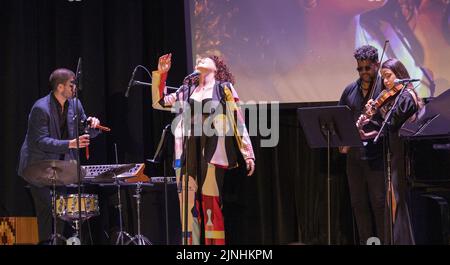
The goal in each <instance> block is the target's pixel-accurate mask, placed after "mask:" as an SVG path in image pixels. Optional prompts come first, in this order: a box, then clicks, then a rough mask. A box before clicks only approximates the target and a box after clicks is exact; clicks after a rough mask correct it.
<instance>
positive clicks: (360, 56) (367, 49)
mask: <svg viewBox="0 0 450 265" xmlns="http://www.w3.org/2000/svg"><path fill="white" fill-rule="evenodd" d="M353 56H354V57H355V59H356V60H357V61H364V60H369V61H371V62H374V63H377V62H378V50H377V48H375V47H373V46H372V45H364V46H361V47H359V48H358V49H356V51H355V53H354V54H353Z"/></svg>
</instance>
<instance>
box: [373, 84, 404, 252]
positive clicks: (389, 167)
mask: <svg viewBox="0 0 450 265" xmlns="http://www.w3.org/2000/svg"><path fill="white" fill-rule="evenodd" d="M406 86H407V83H406V84H404V85H403V87H402V89H400V92H399V94H398V96H397V97H396V98H395V101H394V104H393V105H392V107H391V109H390V110H389V111H388V113H387V114H386V117H385V118H384V121H383V124H382V126H381V128H380V131H379V132H378V134H377V136H376V137H375V139H374V140H373V142H374V143H375V144H376V143H377V142H378V140H379V138H380V137H381V135H382V134H383V132H384V131H385V130H386V133H385V137H384V138H383V143H384V144H383V145H384V147H385V149H386V151H385V155H386V184H385V185H386V187H385V191H386V196H387V201H388V206H387V208H388V218H389V222H388V224H389V226H388V229H389V232H388V233H389V244H390V245H394V231H393V229H394V224H393V213H392V203H393V198H392V161H391V156H392V154H391V148H390V139H389V134H390V132H389V129H386V128H387V126H390V125H391V119H392V113H393V112H394V111H395V110H396V108H397V105H398V100H399V98H400V96H401V94H402V93H403V91H404V90H405V88H406Z"/></svg>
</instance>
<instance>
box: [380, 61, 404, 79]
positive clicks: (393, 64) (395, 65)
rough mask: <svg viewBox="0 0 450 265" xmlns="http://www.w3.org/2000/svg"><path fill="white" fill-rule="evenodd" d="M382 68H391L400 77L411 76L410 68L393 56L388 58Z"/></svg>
mask: <svg viewBox="0 0 450 265" xmlns="http://www.w3.org/2000/svg"><path fill="white" fill-rule="evenodd" d="M381 69H389V70H391V71H392V72H393V73H394V74H395V76H397V78H398V79H406V78H410V76H409V73H408V70H406V67H405V65H403V63H402V62H400V61H399V60H397V59H395V58H392V59H388V60H387V61H385V62H384V63H383V64H382V65H381Z"/></svg>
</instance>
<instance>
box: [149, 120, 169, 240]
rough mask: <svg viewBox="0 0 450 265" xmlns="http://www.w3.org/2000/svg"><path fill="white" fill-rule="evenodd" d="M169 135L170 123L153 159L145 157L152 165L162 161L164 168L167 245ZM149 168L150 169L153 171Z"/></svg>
mask: <svg viewBox="0 0 450 265" xmlns="http://www.w3.org/2000/svg"><path fill="white" fill-rule="evenodd" d="M169 137H170V124H168V125H167V126H166V127H165V128H164V129H163V132H162V134H161V139H160V140H159V143H158V147H157V149H156V151H155V155H154V156H153V159H147V161H148V162H150V163H152V164H153V165H154V167H155V166H156V164H161V163H163V170H164V208H165V215H166V218H165V219H166V220H165V221H166V245H169V244H170V242H169V240H170V239H169V206H168V205H169V203H168V197H169V196H168V189H167V188H168V187H167V178H168V175H167V166H166V159H165V158H166V157H167V156H166V154H167V142H168V141H169ZM152 169H154V168H152ZM152 169H151V171H153V170H152ZM154 175H155V174H154V173H153V172H151V173H150V177H151V176H154Z"/></svg>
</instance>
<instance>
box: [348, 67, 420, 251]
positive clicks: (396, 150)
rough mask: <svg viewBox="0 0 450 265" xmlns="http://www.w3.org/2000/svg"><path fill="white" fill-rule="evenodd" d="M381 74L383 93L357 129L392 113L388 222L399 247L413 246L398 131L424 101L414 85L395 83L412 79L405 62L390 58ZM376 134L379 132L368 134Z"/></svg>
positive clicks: (402, 153) (388, 140) (401, 147)
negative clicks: (390, 218) (376, 115)
mask: <svg viewBox="0 0 450 265" xmlns="http://www.w3.org/2000/svg"><path fill="white" fill-rule="evenodd" d="M380 72H381V76H382V78H383V85H384V90H383V91H382V92H381V93H380V95H379V96H378V97H377V98H376V99H375V100H369V101H368V102H367V104H366V111H365V113H364V114H362V115H361V116H360V118H359V119H358V121H357V126H360V127H361V126H364V125H365V124H368V123H369V122H370V119H371V117H372V115H373V114H374V113H378V112H379V113H380V114H381V116H382V117H383V119H384V118H386V117H387V114H388V113H389V112H392V113H391V118H390V121H389V126H388V128H387V132H388V137H385V139H386V140H387V142H386V144H387V146H388V147H389V150H390V154H391V161H392V167H391V168H392V172H391V176H392V193H391V195H392V197H391V199H390V202H388V203H389V205H390V206H391V207H389V208H390V210H391V213H392V215H391V216H392V220H389V221H391V222H392V236H393V240H392V242H393V243H394V244H400V245H407V244H414V235H413V230H412V227H411V221H410V216H409V209H408V202H407V192H408V190H407V182H406V172H405V161H404V151H405V150H404V143H403V141H402V139H401V138H400V137H399V130H400V128H401V126H402V125H403V124H404V123H405V122H406V121H408V120H413V119H415V113H416V112H417V111H418V110H419V107H420V106H421V105H422V101H421V99H420V98H419V97H418V95H417V93H416V92H415V91H414V87H413V86H412V85H411V84H408V85H406V87H403V86H404V85H403V84H397V83H395V79H405V78H410V76H409V73H408V71H407V70H406V68H405V66H404V65H403V63H402V62H400V61H399V60H397V59H389V60H387V61H386V62H384V63H383V64H382V66H381V71H380ZM394 103H395V105H394ZM376 134H378V131H371V132H369V133H366V135H376ZM386 234H387V235H389V234H390V233H386ZM387 242H388V241H387Z"/></svg>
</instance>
